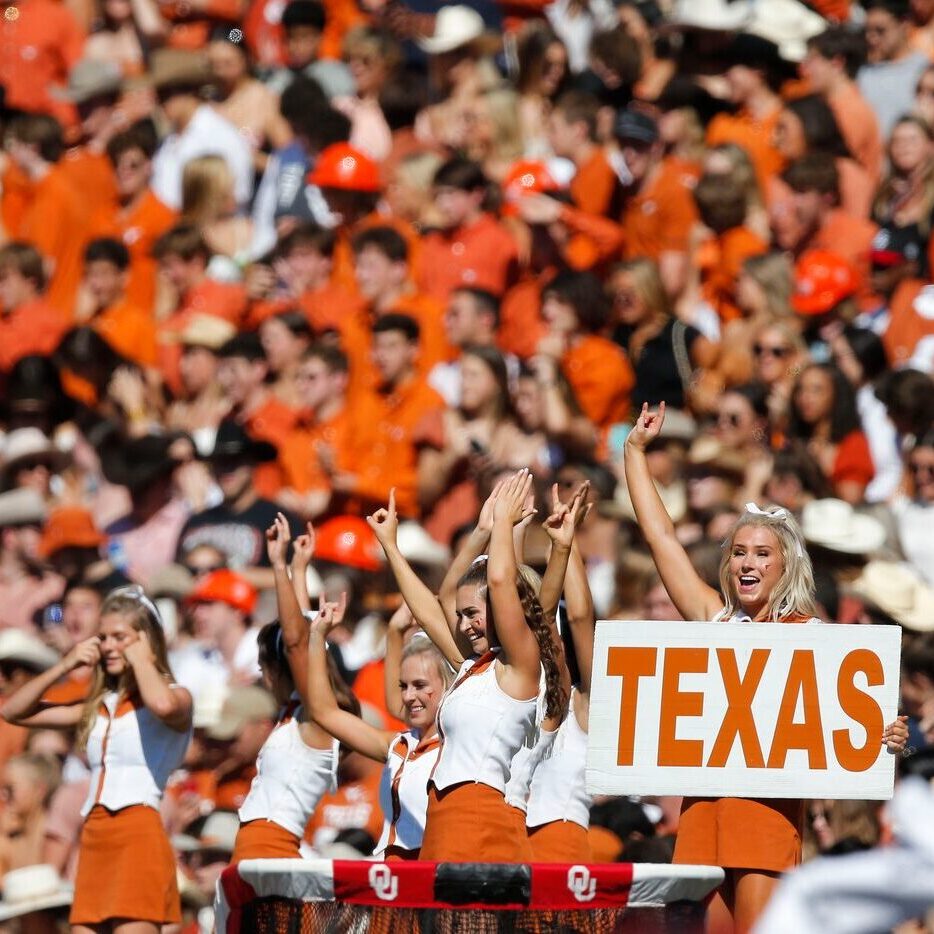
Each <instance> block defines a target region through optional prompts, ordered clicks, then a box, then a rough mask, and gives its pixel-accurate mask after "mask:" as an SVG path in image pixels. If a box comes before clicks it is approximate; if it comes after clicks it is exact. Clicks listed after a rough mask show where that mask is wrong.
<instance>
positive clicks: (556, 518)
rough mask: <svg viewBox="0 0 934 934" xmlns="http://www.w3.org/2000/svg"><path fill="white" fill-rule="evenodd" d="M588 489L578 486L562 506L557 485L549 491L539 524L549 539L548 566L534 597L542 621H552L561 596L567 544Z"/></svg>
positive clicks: (570, 540) (585, 484) (569, 546)
mask: <svg viewBox="0 0 934 934" xmlns="http://www.w3.org/2000/svg"><path fill="white" fill-rule="evenodd" d="M589 490H590V484H589V483H583V484H581V486H580V487H579V488H578V489H577V490H576V491H575V493H574V496H573V497H572V498H571V502H570V503H568V504H567V505H565V504H564V503H562V502H561V500H560V499H559V498H558V485H557V484H554V485H553V486H552V488H551V514H550V515H549V516H548V518H547V519H546V520H545V521H544V523H543V524H542V528H544V530H545V532H546V534H547V535H548V537H549V538H550V539H551V551H550V553H549V555H548V564H547V565H545V574H544V576H543V577H542V590H541V593H540V594H539V597H538V599H539V602H540V603H541V605H542V611H543V612H544V614H545V618H546V619H549V620H554V618H555V614H556V613H557V611H558V604H559V603H560V601H561V593H562V591H563V590H564V577H565V574H566V573H567V569H568V559H569V558H570V555H571V543H572V542H573V541H574V531H575V529H576V528H577V525H578V518H579V517H580V516H581V514H582V513H581V511H582V509H584V506H583V503H584V498H585V497H586V496H587V493H588V491H589ZM585 511H586V510H585ZM556 635H557V633H556Z"/></svg>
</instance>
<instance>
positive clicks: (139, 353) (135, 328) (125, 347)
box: [91, 298, 158, 367]
mask: <svg viewBox="0 0 934 934" xmlns="http://www.w3.org/2000/svg"><path fill="white" fill-rule="evenodd" d="M91 327H92V328H93V329H94V330H95V331H97V333H98V334H100V336H101V337H103V338H104V340H105V341H107V343H108V344H110V346H111V347H113V349H114V350H116V351H117V353H119V354H121V355H122V356H124V357H126V358H127V360H132V361H133V362H134V363H138V364H139V365H140V366H143V367H154V366H156V364H157V363H158V354H157V352H156V322H155V321H154V320H153V317H152V315H151V314H147V313H146V312H144V311H141V310H140V309H139V308H137V307H136V306H135V305H133V304H131V303H130V302H129V301H127V299H126V298H124V299H122V300H121V301H119V302H117V304H116V305H111V306H110V308H105V309H104V310H103V311H101V312H99V313H98V314H97V315H95V316H94V318H93V320H92V321H91Z"/></svg>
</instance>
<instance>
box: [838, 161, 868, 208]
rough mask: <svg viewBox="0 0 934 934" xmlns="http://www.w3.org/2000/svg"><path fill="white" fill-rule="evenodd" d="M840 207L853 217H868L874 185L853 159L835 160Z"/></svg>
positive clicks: (864, 170)
mask: <svg viewBox="0 0 934 934" xmlns="http://www.w3.org/2000/svg"><path fill="white" fill-rule="evenodd" d="M837 173H838V175H839V177H840V207H841V208H842V209H843V210H844V211H846V212H847V214H852V215H853V216H854V217H869V212H870V210H871V209H872V199H873V198H874V197H875V194H876V184H875V182H874V181H873V179H872V178H871V177H870V175H869V173H868V172H867V171H866V169H864V168H863V166H861V165H860V164H859V163H858V162H857V161H856V160H855V159H837Z"/></svg>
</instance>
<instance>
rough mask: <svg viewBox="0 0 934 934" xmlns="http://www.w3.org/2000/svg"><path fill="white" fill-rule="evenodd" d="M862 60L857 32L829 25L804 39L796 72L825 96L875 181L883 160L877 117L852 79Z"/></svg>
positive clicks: (855, 154)
mask: <svg viewBox="0 0 934 934" xmlns="http://www.w3.org/2000/svg"><path fill="white" fill-rule="evenodd" d="M864 60H865V44H864V42H863V39H862V37H861V36H860V35H859V33H858V32H854V31H853V30H851V29H848V28H847V27H845V26H831V27H830V28H829V29H826V30H824V32H822V33H820V34H819V35H816V36H814V37H812V38H811V39H808V42H807V54H806V55H805V56H804V60H803V61H802V62H801V65H800V66H799V72H800V74H801V77H802V78H804V79H806V80H807V82H808V85H809V87H810V89H811V90H812V91H813V92H814V93H815V94H820V95H822V96H823V97H824V98H825V99H826V101H827V103H828V104H829V105H830V109H831V110H832V111H833V115H834V117H836V119H837V126H838V127H839V128H840V133H841V134H842V135H843V139H844V140H845V141H846V145H847V147H848V148H849V150H850V152H851V153H852V154H853V157H854V158H855V159H856V160H857V161H858V162H859V163H860V165H862V167H863V168H864V169H865V170H866V171H867V172H868V173H869V177H870V178H871V179H872V180H873V181H875V182H878V180H879V177H880V175H881V173H882V160H883V152H882V134H881V132H880V130H879V121H878V119H877V118H876V112H875V111H874V110H873V109H872V107H870V106H869V104H868V103H867V102H866V99H865V98H864V97H863V95H862V94H861V93H860V91H859V87H858V86H857V84H856V81H855V80H854V79H855V77H856V73H857V72H858V71H859V67H860V65H862V63H863V61H864Z"/></svg>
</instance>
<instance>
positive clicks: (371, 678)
mask: <svg viewBox="0 0 934 934" xmlns="http://www.w3.org/2000/svg"><path fill="white" fill-rule="evenodd" d="M385 671H386V661H385V659H382V658H380V659H377V660H376V661H372V662H367V663H366V664H365V665H364V666H363V667H362V668H361V669H360V670H359V671H358V672H357V677H356V678H354V681H353V692H354V694H356V696H357V700H359V701H360V703H361V704H367V705H368V706H369V707H371V708H373V710H375V711H376V712H377V713H379V715H380V716H381V717H382V718H383V729H384V730H398V731H399V732H400V733H401V732H402V731H403V730H407V729H408V727H407V726H406V724H405V722H404V721H402V720H399V719H398V718H397V717H394V716H393V715H392V714H391V713H390V712H389V710H388V709H387V708H386V686H385V678H384V673H385Z"/></svg>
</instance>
